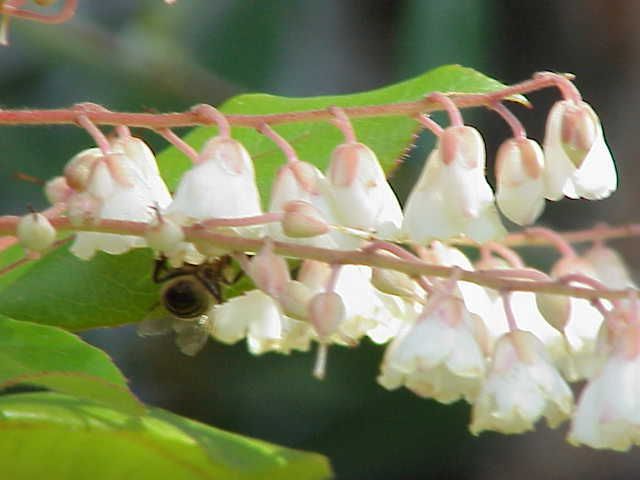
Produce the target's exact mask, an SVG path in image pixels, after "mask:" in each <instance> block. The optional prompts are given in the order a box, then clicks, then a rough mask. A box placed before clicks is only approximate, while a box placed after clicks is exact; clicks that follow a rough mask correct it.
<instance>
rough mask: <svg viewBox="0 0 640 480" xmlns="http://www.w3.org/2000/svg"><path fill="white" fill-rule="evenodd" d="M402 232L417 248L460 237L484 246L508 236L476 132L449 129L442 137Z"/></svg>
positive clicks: (412, 195) (418, 185) (415, 191)
mask: <svg viewBox="0 0 640 480" xmlns="http://www.w3.org/2000/svg"><path fill="white" fill-rule="evenodd" d="M403 232H404V234H405V235H406V236H407V237H408V238H409V239H410V240H412V241H414V242H418V243H425V242H429V241H431V240H433V239H443V240H446V239H449V238H451V237H456V236H459V235H464V236H467V237H470V238H472V239H474V240H477V241H479V242H485V241H487V240H491V239H496V238H499V237H502V236H504V235H505V234H506V230H505V229H504V227H503V226H502V223H501V221H500V217H499V215H498V211H497V209H496V207H495V205H494V197H493V191H492V190H491V187H490V186H489V184H488V183H487V180H486V178H485V149H484V142H483V140H482V137H481V136H480V133H478V131H477V130H476V129H474V128H472V127H468V126H464V127H449V128H447V129H446V130H445V131H444V132H443V133H442V135H441V136H440V138H439V141H438V145H437V147H436V149H435V150H433V152H431V154H430V155H429V158H428V159H427V162H426V164H425V166H424V169H423V171H422V174H421V176H420V178H419V179H418V181H417V183H416V185H415V186H414V187H413V190H412V191H411V193H410V194H409V198H408V199H407V203H406V204H405V207H404V223H403Z"/></svg>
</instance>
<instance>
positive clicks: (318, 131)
mask: <svg viewBox="0 0 640 480" xmlns="http://www.w3.org/2000/svg"><path fill="white" fill-rule="evenodd" d="M503 87H504V85H503V84H502V83H500V82H498V81H496V80H494V79H492V78H489V77H487V76H486V75H483V74H482V73H480V72H477V71H476V70H473V69H471V68H465V67H462V66H460V65H446V66H443V67H440V68H436V69H434V70H431V71H430V72H427V73H425V74H423V75H420V76H418V77H415V78H413V79H410V80H406V81H404V82H400V83H397V84H394V85H390V86H387V87H384V88H379V89H377V90H371V91H369V92H363V93H356V94H351V95H334V96H323V97H311V98H287V97H277V96H273V95H265V94H246V95H239V96H237V97H234V98H232V99H230V100H229V101H227V102H226V103H224V105H222V106H221V107H220V110H221V111H222V112H224V113H229V114H267V113H281V112H296V111H303V110H314V109H323V108H327V107H330V106H339V107H350V106H358V105H378V104H385V103H392V102H402V101H412V100H418V99H420V98H422V97H424V96H425V95H427V94H429V93H431V92H435V91H440V92H460V93H485V92H491V91H495V90H499V89H500V88H503ZM518 99H519V100H523V97H518ZM353 125H354V127H355V129H356V134H357V137H358V139H359V140H360V141H361V142H362V143H365V144H366V145H368V146H369V147H371V148H372V149H373V151H374V152H376V154H377V155H378V159H379V160H380V162H381V163H382V165H383V167H384V168H385V170H386V171H390V170H391V169H392V167H393V166H394V165H395V164H396V162H398V161H400V160H401V159H402V157H403V155H404V154H405V153H406V152H407V151H408V150H409V149H410V148H411V147H412V145H413V140H414V138H415V135H416V134H417V133H418V130H419V129H418V125H417V123H416V122H415V120H412V119H410V118H407V117H404V116H398V117H377V118H358V119H354V120H353ZM275 129H276V130H277V131H278V133H280V134H281V135H282V136H284V137H285V138H286V139H287V140H288V141H289V142H290V143H291V144H292V145H293V146H294V148H295V149H296V152H297V153H298V155H299V157H300V158H301V159H302V160H306V161H308V162H311V163H313V164H314V165H316V166H318V167H319V168H320V169H324V168H325V167H326V166H327V165H328V162H329V155H330V154H331V151H332V150H333V149H334V148H335V147H336V145H338V144H339V143H340V142H341V141H342V136H341V134H340V133H339V131H338V130H337V129H336V128H335V127H334V126H332V125H330V124H329V123H328V122H326V121H322V122H302V123H295V124H289V125H282V126H277V127H276V128H275ZM215 132H216V129H215V128H214V127H201V128H196V129H194V130H193V131H192V132H191V133H189V134H188V135H187V136H186V137H185V140H186V141H187V143H189V144H190V145H191V146H193V147H195V148H196V149H199V148H200V147H201V146H202V145H203V144H204V142H205V141H206V140H207V139H208V138H210V137H211V136H213V135H214V134H215ZM233 136H234V137H235V138H236V139H237V140H239V141H240V142H242V144H243V145H244V146H245V147H246V148H247V149H248V150H249V152H250V153H251V156H252V157H253V159H254V162H255V167H256V177H257V181H258V187H259V189H260V193H261V195H262V198H263V200H265V199H267V198H268V196H269V190H270V187H271V181H272V179H273V178H274V175H275V172H276V171H277V169H278V168H279V166H280V165H282V164H283V163H284V162H285V159H284V156H283V155H282V153H281V152H280V150H278V148H277V147H276V146H275V145H274V144H273V142H271V141H270V140H269V139H267V138H265V137H264V136H263V135H260V134H259V133H257V132H256V131H254V130H253V129H249V128H234V129H233ZM158 162H159V164H160V169H161V171H162V175H163V177H164V178H165V180H166V181H167V183H168V185H169V187H170V188H174V187H175V186H176V185H177V182H178V180H179V178H180V175H181V174H182V173H183V172H184V171H185V170H186V169H187V168H188V166H189V161H188V160H187V159H186V158H185V156H184V154H182V153H181V152H179V151H178V150H177V149H176V148H169V149H167V150H165V152H164V153H162V154H161V155H160V156H159V157H158Z"/></svg>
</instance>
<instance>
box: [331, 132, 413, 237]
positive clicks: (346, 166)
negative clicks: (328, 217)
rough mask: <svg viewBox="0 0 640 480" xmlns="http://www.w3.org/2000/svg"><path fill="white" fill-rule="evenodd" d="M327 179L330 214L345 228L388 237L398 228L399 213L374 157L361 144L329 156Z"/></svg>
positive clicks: (351, 144)
mask: <svg viewBox="0 0 640 480" xmlns="http://www.w3.org/2000/svg"><path fill="white" fill-rule="evenodd" d="M327 178H328V180H329V183H330V186H331V187H330V188H331V195H332V210H333V212H334V213H335V216H336V219H337V221H338V222H339V223H340V224H341V225H343V226H346V227H352V228H358V229H363V230H375V231H377V232H378V236H381V237H390V236H392V235H394V234H395V232H396V231H397V230H398V229H399V228H400V225H401V224H402V210H401V208H400V204H399V203H398V199H397V197H396V195H395V193H394V192H393V190H392V189H391V186H390V185H389V183H388V182H387V179H386V176H385V174H384V171H383V170H382V167H381V166H380V162H378V158H377V157H376V155H375V153H374V152H373V151H372V150H371V149H370V148H369V147H367V146H366V145H364V144H362V143H355V142H354V143H343V144H342V145H339V146H338V147H336V149H335V150H334V151H333V153H332V154H331V162H330V163H329V167H328V169H327Z"/></svg>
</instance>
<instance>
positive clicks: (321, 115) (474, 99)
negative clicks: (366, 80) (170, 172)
mask: <svg viewBox="0 0 640 480" xmlns="http://www.w3.org/2000/svg"><path fill="white" fill-rule="evenodd" d="M555 85H556V81H555V80H554V79H553V78H550V77H548V76H547V77H545V76H541V77H536V78H533V79H530V80H525V81H524V82H521V83H517V84H515V85H511V86H509V87H505V88H503V89H501V90H497V91H495V92H492V93H452V94H450V95H449V96H448V98H449V99H450V100H451V101H452V102H453V103H454V104H455V105H457V106H458V107H459V108H470V107H483V106H484V107H490V106H491V105H493V104H494V103H495V102H497V101H501V100H505V99H509V98H513V96H514V95H518V94H525V93H529V92H535V91H538V90H542V89H543V88H548V87H551V86H555ZM442 109H443V108H442V104H441V103H440V102H436V101H434V100H430V99H429V98H423V99H420V100H415V101H409V102H397V103H389V104H383V105H365V106H355V107H344V108H343V110H344V111H345V113H346V114H347V115H348V116H349V118H362V117H366V118H370V117H389V116H410V117H415V116H416V115H418V114H421V113H429V112H435V111H438V110H442ZM85 114H86V115H87V116H88V117H89V118H90V119H91V120H92V121H93V122H94V123H96V124H98V125H114V126H115V125H129V126H130V127H141V128H149V129H160V128H175V127H191V126H196V125H207V124H209V123H210V121H209V120H205V119H203V118H202V116H201V115H200V114H198V113H195V112H193V111H187V112H181V113H128V112H110V111H93V112H85ZM77 115H78V113H77V110H76V109H52V110H0V125H69V124H74V123H76V119H77ZM225 118H226V119H227V121H228V122H229V123H230V124H231V125H235V126H241V127H249V128H256V129H257V128H260V127H261V126H262V125H264V124H265V123H266V124H269V125H280V124H284V123H297V122H320V121H326V120H331V118H333V116H332V115H331V113H330V112H329V111H327V109H326V108H323V109H318V110H307V111H301V112H286V113H270V114H265V115H226V117H225Z"/></svg>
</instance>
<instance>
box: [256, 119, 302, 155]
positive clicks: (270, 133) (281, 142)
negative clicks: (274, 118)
mask: <svg viewBox="0 0 640 480" xmlns="http://www.w3.org/2000/svg"><path fill="white" fill-rule="evenodd" d="M258 131H259V132H260V133H261V134H263V135H264V136H265V137H267V138H269V139H270V140H271V141H272V142H273V143H275V144H276V145H277V146H278V148H279V149H280V150H282V153H284V156H285V157H286V159H287V163H296V162H299V161H300V159H298V154H297V153H296V151H295V150H294V148H293V147H292V146H291V144H290V143H289V142H287V141H286V140H285V139H284V138H283V137H281V136H280V135H278V133H276V131H275V130H274V129H272V128H271V127H270V126H269V125H267V124H266V123H263V124H262V125H261V126H260V127H259V128H258Z"/></svg>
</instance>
